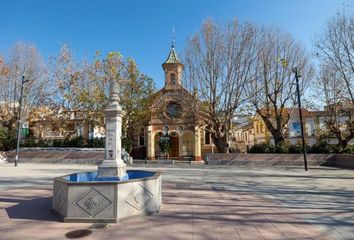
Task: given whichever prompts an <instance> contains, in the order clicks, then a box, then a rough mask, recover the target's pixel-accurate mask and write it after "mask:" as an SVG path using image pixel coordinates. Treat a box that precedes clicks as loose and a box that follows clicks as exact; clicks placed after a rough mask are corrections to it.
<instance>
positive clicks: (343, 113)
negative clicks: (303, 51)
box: [315, 11, 354, 150]
mask: <svg viewBox="0 0 354 240" xmlns="http://www.w3.org/2000/svg"><path fill="white" fill-rule="evenodd" d="M315 47H316V50H317V56H318V59H319V61H320V64H321V67H320V73H319V77H318V83H319V86H321V87H322V89H323V92H324V95H325V103H326V105H327V107H326V110H327V115H328V119H327V121H326V124H327V127H328V129H329V130H330V131H331V133H332V134H334V135H335V136H336V138H337V139H338V147H339V148H340V149H342V150H343V149H344V148H345V147H346V146H347V144H348V142H349V141H350V140H351V139H353V137H354V121H353V119H352V116H351V112H352V111H351V110H352V109H353V106H354V16H353V15H347V14H346V13H345V11H343V12H338V13H337V15H336V16H335V17H333V18H332V19H330V21H328V23H327V25H326V27H325V29H324V30H323V31H322V33H321V34H320V35H318V36H317V39H316V41H315ZM344 117H345V118H346V120H344V121H343V118H344Z"/></svg>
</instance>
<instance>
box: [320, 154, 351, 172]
mask: <svg viewBox="0 0 354 240" xmlns="http://www.w3.org/2000/svg"><path fill="white" fill-rule="evenodd" d="M325 165H326V166H330V167H339V168H349V169H354V155H353V154H335V155H334V156H333V157H331V158H329V159H328V160H327V162H326V164H325Z"/></svg>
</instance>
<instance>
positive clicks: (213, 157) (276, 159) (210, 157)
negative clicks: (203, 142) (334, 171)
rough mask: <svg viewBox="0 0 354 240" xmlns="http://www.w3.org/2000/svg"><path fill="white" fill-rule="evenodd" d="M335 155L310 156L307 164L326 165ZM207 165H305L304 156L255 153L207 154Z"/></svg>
mask: <svg viewBox="0 0 354 240" xmlns="http://www.w3.org/2000/svg"><path fill="white" fill-rule="evenodd" d="M330 158H333V154H308V155H307V164H308V165H309V166H318V165H322V164H325V163H326V162H327V160H328V159H330ZM205 162H206V164H209V165H243V166H277V165H289V166H301V165H303V164H304V156H303V154H279V153H277V154H255V153H253V154H252V153H248V154H245V153H229V154H226V153H214V154H207V155H206V157H205Z"/></svg>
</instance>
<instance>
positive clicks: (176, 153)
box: [168, 131, 179, 158]
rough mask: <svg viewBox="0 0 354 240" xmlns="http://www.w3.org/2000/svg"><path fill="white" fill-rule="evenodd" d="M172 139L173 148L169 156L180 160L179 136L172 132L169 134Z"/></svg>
mask: <svg viewBox="0 0 354 240" xmlns="http://www.w3.org/2000/svg"><path fill="white" fill-rule="evenodd" d="M168 135H169V137H170V143H171V148H170V152H169V155H170V157H171V158H179V134H178V133H177V132H174V131H171V132H169V133H168Z"/></svg>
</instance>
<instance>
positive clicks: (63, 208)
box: [52, 170, 162, 223]
mask: <svg viewBox="0 0 354 240" xmlns="http://www.w3.org/2000/svg"><path fill="white" fill-rule="evenodd" d="M161 203H162V195H161V173H160V172H150V171H140V170H128V171H127V176H126V177H125V179H122V180H117V179H114V178H97V172H83V173H74V174H70V175H66V176H62V177H58V178H55V179H54V186H53V202H52V210H53V212H54V213H55V214H56V215H58V216H59V217H60V218H61V219H62V220H63V221H64V222H95V223H97V222H98V223H99V222H101V223H102V222H103V223H115V222H119V221H122V220H124V219H128V218H131V217H134V216H141V215H150V214H153V213H157V212H159V210H160V206H161Z"/></svg>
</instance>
